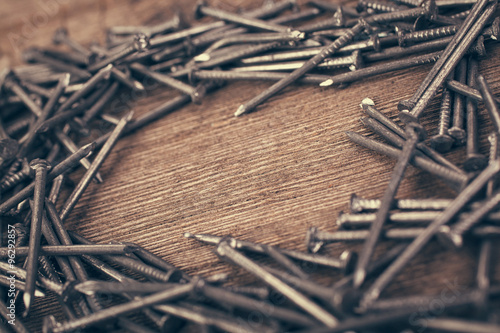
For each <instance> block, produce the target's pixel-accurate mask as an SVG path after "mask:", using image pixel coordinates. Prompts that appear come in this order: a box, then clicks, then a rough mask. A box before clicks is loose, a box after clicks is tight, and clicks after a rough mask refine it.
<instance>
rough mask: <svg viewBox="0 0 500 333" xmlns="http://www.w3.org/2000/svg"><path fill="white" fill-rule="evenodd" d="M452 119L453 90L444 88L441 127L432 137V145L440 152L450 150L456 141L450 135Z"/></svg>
mask: <svg viewBox="0 0 500 333" xmlns="http://www.w3.org/2000/svg"><path fill="white" fill-rule="evenodd" d="M450 119H451V92H450V91H449V90H448V89H444V90H443V93H442V97H441V108H440V110H439V127H438V134H436V135H435V136H433V137H432V138H431V140H430V141H431V145H432V147H433V148H434V149H436V150H437V151H438V152H440V153H446V152H448V151H450V149H451V146H452V145H453V142H454V141H455V140H454V139H453V138H452V137H451V136H449V135H448V129H449V127H450Z"/></svg>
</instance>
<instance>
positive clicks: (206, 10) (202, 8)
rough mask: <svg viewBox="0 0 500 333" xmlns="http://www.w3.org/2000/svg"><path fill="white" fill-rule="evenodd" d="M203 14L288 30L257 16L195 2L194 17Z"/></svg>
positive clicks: (235, 21) (271, 28)
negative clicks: (235, 12)
mask: <svg viewBox="0 0 500 333" xmlns="http://www.w3.org/2000/svg"><path fill="white" fill-rule="evenodd" d="M203 16H211V17H214V18H217V19H219V20H223V21H228V22H232V23H236V24H240V25H243V26H247V27H252V28H257V29H261V30H267V31H275V32H287V31H289V30H290V28H288V27H285V26H283V25H279V24H275V23H271V22H266V21H263V20H260V19H257V18H252V17H247V16H242V15H238V14H233V13H230V12H226V11H224V10H222V9H218V8H212V7H208V6H206V4H205V3H204V2H203V1H200V2H198V3H197V4H196V8H195V18H196V19H199V18H201V17H203Z"/></svg>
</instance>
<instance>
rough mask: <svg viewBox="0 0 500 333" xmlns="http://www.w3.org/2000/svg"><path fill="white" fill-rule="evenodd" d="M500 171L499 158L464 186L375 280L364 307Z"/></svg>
mask: <svg viewBox="0 0 500 333" xmlns="http://www.w3.org/2000/svg"><path fill="white" fill-rule="evenodd" d="M499 171H500V161H498V160H497V161H495V162H493V163H492V164H491V165H489V166H488V167H487V168H486V169H484V171H483V172H481V173H480V174H479V175H478V176H477V178H476V179H474V180H473V181H472V182H471V183H470V184H469V185H468V186H467V187H466V188H464V189H463V191H462V192H460V193H459V194H458V196H457V197H456V198H455V200H453V202H452V203H451V204H450V205H449V206H448V207H447V208H446V209H445V210H444V211H443V213H442V214H441V215H440V216H439V217H438V218H437V219H436V220H434V222H432V223H431V224H430V225H429V226H428V227H427V228H426V229H425V231H424V232H422V233H421V234H419V236H418V237H417V238H416V239H415V240H414V241H413V242H412V243H411V244H410V245H408V247H407V248H406V249H405V251H404V252H403V253H402V254H401V255H400V256H399V257H398V258H397V259H396V260H395V261H394V262H393V263H392V264H391V265H390V266H389V267H388V268H387V269H386V270H385V271H384V272H383V273H382V274H381V275H380V276H379V277H378V278H377V279H376V280H375V282H374V283H373V284H372V285H371V286H370V287H369V289H368V290H367V291H366V293H365V294H364V295H363V298H362V301H361V305H362V307H363V306H366V305H367V304H370V303H371V302H373V301H374V300H376V299H377V298H378V297H379V296H380V294H381V292H382V290H384V289H385V287H387V285H388V284H389V283H390V282H391V281H392V280H393V278H394V277H395V276H396V275H397V274H398V273H399V272H400V271H401V269H403V268H404V267H405V266H406V265H407V264H408V262H409V261H410V260H411V259H412V258H413V257H415V255H417V253H418V252H420V250H421V249H422V248H423V247H424V246H425V245H426V244H427V243H428V242H429V240H430V239H431V238H432V237H433V236H434V235H435V234H436V233H437V232H438V231H439V229H440V228H441V227H442V226H443V225H445V224H446V223H448V222H449V221H450V220H451V219H452V218H453V217H454V216H455V215H456V214H457V213H458V212H459V211H460V210H461V209H462V208H463V207H464V206H465V205H466V204H467V203H468V202H469V201H470V200H471V199H472V198H473V197H474V196H475V195H476V194H477V193H478V192H479V191H480V190H481V189H482V188H483V187H484V185H486V183H487V182H488V181H489V180H490V179H491V178H492V177H493V176H495V175H496V174H497V173H498V172H499Z"/></svg>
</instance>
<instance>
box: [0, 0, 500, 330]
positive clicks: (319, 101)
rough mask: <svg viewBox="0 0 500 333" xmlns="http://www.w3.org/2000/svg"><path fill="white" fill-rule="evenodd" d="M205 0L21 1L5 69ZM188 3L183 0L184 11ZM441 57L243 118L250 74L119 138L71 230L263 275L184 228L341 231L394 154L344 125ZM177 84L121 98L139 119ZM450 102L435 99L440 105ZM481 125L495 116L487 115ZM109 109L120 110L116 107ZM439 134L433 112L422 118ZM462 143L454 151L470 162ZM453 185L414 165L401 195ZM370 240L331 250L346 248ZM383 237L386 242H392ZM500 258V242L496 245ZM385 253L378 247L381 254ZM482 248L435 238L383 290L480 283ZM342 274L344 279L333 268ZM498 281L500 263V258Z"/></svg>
mask: <svg viewBox="0 0 500 333" xmlns="http://www.w3.org/2000/svg"><path fill="white" fill-rule="evenodd" d="M209 3H210V4H211V5H214V6H217V7H220V8H223V9H226V10H232V11H235V10H236V9H237V8H240V7H241V8H255V7H258V6H260V5H261V2H260V1H256V2H254V1H249V0H241V1H229V0H224V1H216V0H215V1H210V2H209ZM194 4H195V1H194V0H187V1H182V2H180V1H172V0H165V1H152V0H144V1H140V0H130V1H116V0H102V1H96V0H81V1H68V0H22V1H13V0H8V1H4V2H3V4H2V6H1V7H0V52H1V53H0V67H4V66H9V65H10V66H15V65H18V64H19V63H20V50H23V49H24V48H26V47H28V46H31V45H38V46H49V45H50V44H51V37H52V34H53V32H54V31H55V29H56V28H58V27H60V26H64V27H66V28H67V29H68V30H69V33H70V35H71V37H72V38H74V39H75V40H77V41H79V42H81V43H82V44H88V43H90V42H92V41H94V40H98V41H100V42H101V43H102V42H104V31H105V29H106V28H107V27H110V26H113V25H127V24H154V23H158V22H161V21H162V20H164V19H168V18H169V17H172V15H173V13H174V10H176V9H182V11H183V12H184V13H185V15H186V17H187V18H188V19H189V20H191V18H192V11H193V8H194ZM179 6H181V7H179ZM487 50H488V54H489V58H488V59H487V60H483V61H481V73H483V74H484V75H485V76H486V78H487V80H488V81H489V82H490V83H491V85H492V87H493V89H494V92H496V93H497V94H498V93H499V92H500V80H499V75H498V74H499V73H500V70H499V68H498V65H499V64H500V60H499V57H498V54H499V50H500V48H499V47H498V46H497V45H492V44H488V45H487ZM430 68H431V66H430V65H427V66H423V67H420V68H417V69H411V70H404V71H399V72H396V73H392V74H387V75H381V76H377V77H375V78H373V79H370V80H365V81H364V82H358V83H355V84H352V85H350V86H349V87H347V88H344V89H339V88H337V87H335V88H333V87H330V88H320V87H317V86H306V85H295V86H293V87H290V88H288V89H286V90H285V92H283V93H281V94H280V95H278V96H276V97H274V98H271V99H270V100H269V101H268V102H266V103H265V104H264V105H262V106H261V107H259V108H258V110H257V112H253V113H251V114H248V115H245V116H243V117H240V118H235V117H234V116H233V113H234V111H236V109H237V107H238V106H239V105H240V104H241V103H242V102H245V101H247V100H249V99H250V98H252V97H253V96H255V95H256V94H258V93H259V92H261V91H262V90H264V89H266V88H267V87H268V86H269V85H270V83H268V82H252V83H245V82H238V83H231V84H230V85H229V86H226V87H224V88H223V89H221V90H219V91H217V92H216V93H214V94H212V95H210V96H207V97H206V98H205V99H204V100H203V104H202V105H199V106H196V105H189V106H187V107H184V108H183V109H181V110H178V111H176V112H174V113H172V114H170V115H168V116H167V117H165V118H163V119H161V120H160V121H157V122H156V123H154V124H152V125H150V126H148V127H146V128H144V129H143V130H141V131H139V132H137V133H135V134H133V135H131V136H129V137H127V138H124V139H123V140H121V141H120V142H119V143H118V144H117V146H116V148H115V149H114V151H113V152H112V153H111V155H110V156H109V157H108V159H107V160H106V162H105V163H104V165H103V166H102V168H101V173H102V175H103V177H104V179H105V181H104V183H103V184H100V185H98V184H94V183H93V184H91V186H90V187H89V188H88V190H87V191H86V193H85V195H84V196H83V198H82V199H81V200H80V202H79V204H78V206H77V207H76V208H75V210H74V211H73V213H72V214H71V216H70V218H68V221H67V225H68V228H70V229H73V230H76V231H78V232H80V233H82V234H83V235H84V236H86V237H88V238H90V239H92V240H94V241H96V242H101V243H106V242H109V241H112V240H113V241H131V242H135V243H137V244H140V245H142V246H144V247H146V248H147V249H149V250H151V251H152V252H154V253H156V254H158V255H160V256H161V257H163V258H165V259H166V260H168V261H169V262H171V263H172V264H174V265H176V266H177V267H179V268H181V269H183V270H185V271H186V272H188V273H190V274H200V275H202V276H209V275H211V274H214V273H218V272H229V273H231V274H232V275H233V277H234V278H233V281H235V282H242V283H246V282H251V281H253V279H252V278H251V277H249V275H248V274H247V273H245V272H244V271H243V270H240V269H237V268H234V267H232V266H230V265H228V264H226V263H223V262H222V261H221V260H219V259H218V258H217V257H216V256H215V254H214V253H213V252H212V248H211V247H210V246H204V245H200V244H199V243H197V242H195V241H193V240H187V239H185V238H184V237H183V233H184V232H192V233H210V234H216V235H227V234H231V235H233V236H235V237H238V238H241V239H245V240H251V241H259V242H264V243H269V244H273V245H279V246H282V247H285V248H290V249H299V250H305V245H304V238H305V233H306V230H307V229H308V228H309V227H311V226H318V227H319V228H320V229H321V230H328V231H334V230H335V224H334V222H335V219H336V216H337V214H338V212H339V211H341V210H347V208H348V201H349V197H350V195H351V194H352V193H357V194H358V195H360V196H363V197H368V198H377V197H380V196H381V195H382V193H383V191H384V190H385V186H386V184H387V182H388V179H389V177H390V174H391V171H392V167H393V165H394V161H392V160H390V159H388V158H386V157H383V156H381V155H378V154H375V153H372V152H370V151H368V150H366V149H364V148H360V147H358V146H356V145H355V144H353V143H350V142H349V141H348V140H347V137H346V135H345V134H344V132H345V131H347V130H351V131H356V132H361V133H368V131H367V130H365V129H364V128H363V127H362V125H361V124H360V122H359V120H358V119H359V118H360V117H361V116H363V114H362V112H361V109H360V107H359V103H360V102H361V100H362V99H363V98H364V97H371V98H372V99H374V100H375V102H376V103H377V106H378V107H379V108H380V109H381V110H382V111H384V112H385V113H387V114H389V115H390V116H395V115H396V114H397V110H396V104H397V102H398V101H399V100H401V99H404V98H407V97H409V96H410V95H411V94H412V93H413V92H414V91H415V89H416V88H417V87H418V85H419V84H420V82H421V81H422V79H423V78H424V77H425V75H426V73H427V71H428V70H429V69H430ZM177 94H178V93H177V92H174V91H172V90H170V89H166V88H161V89H155V90H153V91H148V92H147V93H145V94H143V95H144V96H131V95H130V94H129V93H128V92H126V91H122V92H121V93H120V94H119V98H120V99H122V103H125V104H128V105H130V106H131V107H132V108H133V109H134V110H135V112H136V115H140V114H142V113H144V112H146V111H147V110H150V109H151V108H154V107H156V106H158V105H160V104H161V103H163V102H165V101H166V100H168V99H170V98H173V97H175V96H177ZM437 106H438V100H437V99H436V102H435V103H433V105H432V106H431V111H432V110H434V111H435V110H436V107H437ZM480 107H481V109H482V110H483V113H482V117H481V124H484V123H487V122H488V119H487V117H486V115H485V113H484V107H483V106H482V105H481V106H480ZM107 111H109V112H112V111H113V110H112V109H110V108H108V110H107ZM423 120H424V121H423V123H424V124H425V126H426V128H427V130H428V131H429V134H430V135H434V134H435V127H434V126H432V125H433V124H435V123H436V115H435V112H428V113H427V115H426V116H425V117H424V119H423ZM489 128H490V127H489V125H488V127H487V128H486V127H484V126H483V125H482V127H481V149H482V151H483V152H484V153H486V152H487V151H488V145H487V143H486V136H487V134H488V133H489ZM464 155H465V154H464V148H458V149H457V150H456V151H455V152H453V153H450V154H448V155H447V156H449V157H450V158H451V159H452V160H453V161H455V162H457V163H459V164H460V161H461V160H462V159H463V158H464ZM453 196H454V193H453V192H452V191H451V190H449V189H448V188H447V187H446V186H445V185H444V184H443V183H441V182H440V181H439V180H438V179H436V178H435V177H433V176H429V175H428V174H426V173H424V172H421V171H419V170H417V169H415V168H413V167H410V168H409V170H408V171H407V177H406V178H405V180H404V181H403V183H402V185H401V187H400V190H399V192H398V197H400V198H405V197H413V198H427V197H449V198H452V197H453ZM360 248H361V244H357V245H356V244H336V245H330V246H327V247H326V249H325V250H324V253H327V254H331V255H338V254H339V253H340V252H341V251H342V250H344V249H355V250H359V249H360ZM383 249H384V246H379V249H378V250H379V251H383ZM496 250H497V253H498V248H497V249H496ZM379 253H380V252H379ZM476 257H477V247H476V246H474V245H473V244H472V245H471V246H467V247H466V248H465V249H463V250H460V251H454V250H447V249H445V248H443V247H442V246H440V245H439V244H437V243H436V244H432V245H431V246H427V247H426V249H425V250H424V251H423V252H422V254H421V255H420V256H419V257H418V258H416V259H415V260H413V261H412V265H411V267H409V268H408V269H406V270H405V271H404V273H403V274H401V275H400V276H399V277H398V279H397V281H396V282H395V283H393V284H392V285H391V287H390V288H389V290H388V291H387V293H384V296H392V295H403V294H411V293H415V292H424V293H427V294H438V293H440V292H441V291H443V290H446V288H448V290H449V289H450V288H451V287H450V286H451V285H453V286H454V287H453V288H454V289H458V288H466V287H471V286H473V285H474V274H475V264H474V262H475V260H476ZM320 272H321V273H323V274H324V275H327V276H331V279H330V278H329V279H328V280H323V282H327V283H331V282H333V281H335V280H336V279H337V278H338V277H339V276H340V275H339V274H337V273H332V272H330V271H328V270H321V271H320ZM495 275H496V282H499V280H500V265H498V260H497V265H496V270H495ZM53 306H54V302H53V300H51V299H39V300H37V302H36V303H35V307H34V312H33V315H32V316H33V318H34V319H33V320H31V321H30V326H31V327H36V326H38V325H40V321H39V319H38V318H40V316H43V315H45V314H47V313H49V312H51V311H52V309H53Z"/></svg>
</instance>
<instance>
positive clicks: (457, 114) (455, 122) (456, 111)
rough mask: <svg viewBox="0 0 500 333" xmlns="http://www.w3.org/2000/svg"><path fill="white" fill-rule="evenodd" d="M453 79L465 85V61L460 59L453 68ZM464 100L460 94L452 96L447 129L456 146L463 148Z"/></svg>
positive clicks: (464, 136) (464, 140)
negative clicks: (450, 122) (451, 115)
mask: <svg viewBox="0 0 500 333" xmlns="http://www.w3.org/2000/svg"><path fill="white" fill-rule="evenodd" d="M455 79H456V80H457V81H458V82H460V83H464V84H465V83H466V80H467V59H466V58H462V60H460V62H459V63H458V65H457V68H455ZM464 114H465V98H464V97H463V96H462V95H460V94H454V96H453V117H452V127H451V128H449V129H448V134H450V135H451V136H452V137H453V138H454V139H455V144H456V145H457V146H463V145H464V144H465V142H466V135H467V134H466V132H465V129H464V128H465V117H464Z"/></svg>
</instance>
